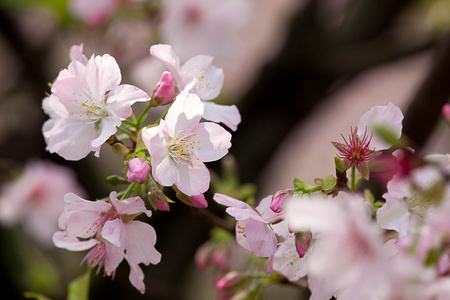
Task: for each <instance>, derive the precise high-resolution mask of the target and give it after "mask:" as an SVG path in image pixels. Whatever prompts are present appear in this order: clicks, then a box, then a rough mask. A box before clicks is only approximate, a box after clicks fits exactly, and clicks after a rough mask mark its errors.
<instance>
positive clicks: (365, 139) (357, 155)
mask: <svg viewBox="0 0 450 300" xmlns="http://www.w3.org/2000/svg"><path fill="white" fill-rule="evenodd" d="M350 131H351V134H349V139H348V141H347V140H346V139H345V137H344V136H343V135H341V136H342V138H343V139H344V141H345V145H342V147H337V148H338V150H339V152H340V153H339V154H338V157H339V158H341V159H344V160H348V161H349V162H350V166H351V165H356V166H357V167H358V166H359V165H360V164H361V163H363V162H365V161H368V160H369V159H371V158H372V156H373V154H374V152H375V151H374V150H372V149H370V148H369V145H370V141H371V140H372V135H373V134H372V135H370V136H369V135H367V128H366V130H365V131H364V135H363V136H362V138H359V136H358V134H357V131H358V128H357V127H356V128H355V130H352V129H351V128H350Z"/></svg>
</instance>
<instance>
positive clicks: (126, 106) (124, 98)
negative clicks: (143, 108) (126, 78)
mask: <svg viewBox="0 0 450 300" xmlns="http://www.w3.org/2000/svg"><path fill="white" fill-rule="evenodd" d="M149 99H150V97H149V96H148V94H147V93H146V92H144V91H143V90H141V89H139V88H137V87H135V86H133V85H128V84H122V85H119V86H118V87H116V88H114V89H113V90H111V92H110V93H109V97H108V99H107V101H106V107H107V109H108V112H109V113H110V114H112V115H114V116H116V117H118V118H120V119H121V120H125V119H127V118H128V117H130V116H131V114H132V113H133V110H132V109H131V105H133V104H134V103H136V102H144V101H148V100H149Z"/></svg>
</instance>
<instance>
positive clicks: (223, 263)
mask: <svg viewBox="0 0 450 300" xmlns="http://www.w3.org/2000/svg"><path fill="white" fill-rule="evenodd" d="M211 259H212V262H213V263H214V265H216V266H217V267H218V268H219V269H226V268H228V260H227V258H226V257H225V255H224V253H223V251H214V252H213V254H212V257H211Z"/></svg>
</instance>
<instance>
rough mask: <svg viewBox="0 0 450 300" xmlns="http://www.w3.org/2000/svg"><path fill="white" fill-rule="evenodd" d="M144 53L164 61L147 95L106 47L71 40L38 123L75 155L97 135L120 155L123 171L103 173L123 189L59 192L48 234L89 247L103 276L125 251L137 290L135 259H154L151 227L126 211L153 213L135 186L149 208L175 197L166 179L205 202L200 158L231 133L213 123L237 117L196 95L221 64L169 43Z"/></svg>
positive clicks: (66, 244)
mask: <svg viewBox="0 0 450 300" xmlns="http://www.w3.org/2000/svg"><path fill="white" fill-rule="evenodd" d="M150 53H151V55H152V56H154V57H156V58H158V59H160V60H161V61H162V62H163V63H164V64H165V65H166V67H167V69H168V71H166V72H164V73H163V74H162V76H161V80H160V81H159V82H158V84H157V85H156V87H155V89H154V90H153V92H152V94H151V96H149V95H148V94H147V93H146V92H145V91H143V90H141V89H139V88H137V87H135V86H132V85H128V84H120V81H121V73H120V69H119V66H118V64H117V63H116V61H115V59H114V58H113V57H112V56H110V55H108V54H105V55H103V56H94V55H92V57H91V58H90V59H88V58H87V57H86V56H85V55H84V54H83V45H82V44H81V45H74V46H72V48H71V49H70V58H71V62H70V64H69V66H68V67H67V69H64V70H62V71H61V72H60V73H59V75H58V77H57V78H56V79H55V81H54V82H53V83H52V84H51V94H50V95H48V96H47V97H46V98H45V99H44V100H43V109H44V111H45V113H47V114H48V115H49V117H50V119H49V120H47V121H46V122H45V124H44V126H43V128H42V131H43V135H44V137H45V140H46V142H47V150H48V151H50V152H51V153H57V154H59V155H60V156H62V157H63V158H65V159H67V160H79V159H82V158H84V157H86V156H87V155H88V154H89V153H90V152H91V151H94V152H95V156H97V157H99V154H100V148H101V146H102V145H103V144H105V143H107V144H110V145H111V146H112V150H113V151H114V152H116V153H118V154H120V155H121V156H123V158H124V163H125V165H127V171H126V177H125V178H124V177H121V176H113V177H111V178H110V179H109V180H110V181H111V182H112V183H114V182H117V183H126V184H128V188H127V189H126V190H125V191H121V192H119V193H117V192H111V194H110V196H109V198H108V199H107V201H103V200H97V201H89V200H85V199H83V198H80V197H79V196H77V195H76V194H73V193H68V194H66V195H65V197H64V201H65V207H64V212H63V213H62V215H61V217H60V219H59V227H60V229H61V231H58V232H56V233H55V234H54V235H53V242H54V244H55V245H56V246H57V247H60V248H66V249H68V250H72V251H81V250H87V249H91V250H90V251H89V253H88V254H87V255H86V257H85V259H84V261H86V262H87V264H88V265H89V266H91V267H95V266H97V267H98V272H99V271H100V269H102V268H103V269H104V271H105V274H106V275H108V276H114V274H115V270H116V268H117V266H118V265H119V263H120V262H121V261H122V260H124V259H125V260H126V261H127V262H128V264H129V265H130V276H129V279H130V282H131V283H132V284H133V286H134V287H136V289H138V290H139V291H140V292H142V293H144V292H145V285H144V283H143V278H144V273H143V271H142V270H141V268H140V267H139V264H140V263H143V264H145V265H148V264H157V263H159V261H160V259H161V254H160V253H159V252H158V251H157V250H156V249H155V244H156V232H155V230H154V229H153V227H152V226H151V225H149V224H147V223H143V222H141V221H137V220H134V219H135V217H136V216H138V215H139V214H141V213H144V214H146V215H147V216H148V217H150V216H151V211H150V210H147V209H146V208H145V202H144V201H143V200H142V198H141V197H139V196H137V194H138V193H139V194H141V196H147V199H148V202H149V205H151V206H152V207H153V208H154V209H155V210H163V211H170V208H169V203H172V202H174V201H173V200H171V199H169V198H168V197H167V196H166V194H165V192H164V190H163V189H164V187H167V188H172V189H173V190H174V191H175V192H176V195H177V197H178V199H179V200H180V201H182V202H183V203H186V204H188V205H190V206H193V207H202V208H204V207H207V205H208V204H207V202H206V199H205V197H204V195H203V193H205V192H206V191H207V190H208V189H209V184H210V174H209V170H208V168H207V167H206V165H205V163H207V162H212V161H216V160H219V159H221V158H222V157H223V156H225V155H226V154H227V153H228V149H229V148H230V147H231V134H230V133H229V132H228V131H227V130H225V129H224V128H223V127H221V126H220V125H218V124H216V123H213V122H222V123H224V124H225V125H227V126H228V127H230V128H231V129H232V130H236V129H237V125H238V124H239V122H240V115H239V111H238V110H237V108H236V106H223V105H217V104H214V103H211V102H203V101H202V100H205V101H209V100H212V99H214V98H216V97H217V96H218V95H219V93H220V91H221V89H222V85H223V79H224V75H223V70H222V69H221V68H217V67H215V66H214V65H213V64H212V63H213V58H212V57H210V56H204V55H199V56H195V57H193V58H192V59H190V60H188V61H187V62H186V63H185V64H184V65H183V66H181V67H180V64H179V59H178V57H177V56H176V55H175V54H174V52H173V51H172V48H171V46H169V45H162V44H160V45H153V46H152V47H151V48H150ZM136 102H147V107H146V108H145V109H144V110H143V112H142V113H141V115H140V116H138V117H136V116H135V115H134V114H133V110H132V107H131V106H132V105H133V104H134V103H136ZM168 104H170V106H169V108H168V110H167V111H166V113H164V115H163V116H162V117H161V118H160V119H159V120H158V121H157V122H156V123H154V124H148V125H146V126H143V122H144V120H145V118H146V114H147V112H148V110H149V109H151V108H152V107H154V106H159V105H168ZM202 119H206V120H210V121H213V122H201V120H202ZM118 131H120V132H121V133H122V134H121V135H118V134H117V132H118ZM126 140H129V142H126ZM130 143H131V147H130V146H129V145H130ZM74 191H75V190H74ZM130 196H131V197H130ZM61 203H62V202H61ZM98 272H97V273H98Z"/></svg>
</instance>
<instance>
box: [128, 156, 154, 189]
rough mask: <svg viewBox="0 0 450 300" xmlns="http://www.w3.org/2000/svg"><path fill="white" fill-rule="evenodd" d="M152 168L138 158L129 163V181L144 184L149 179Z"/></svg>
mask: <svg viewBox="0 0 450 300" xmlns="http://www.w3.org/2000/svg"><path fill="white" fill-rule="evenodd" d="M149 171H150V166H149V165H148V163H147V160H146V159H145V158H142V157H136V158H133V159H131V160H130V161H129V162H128V172H127V180H128V181H129V182H135V183H144V182H145V181H146V180H147V179H148V174H149Z"/></svg>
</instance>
